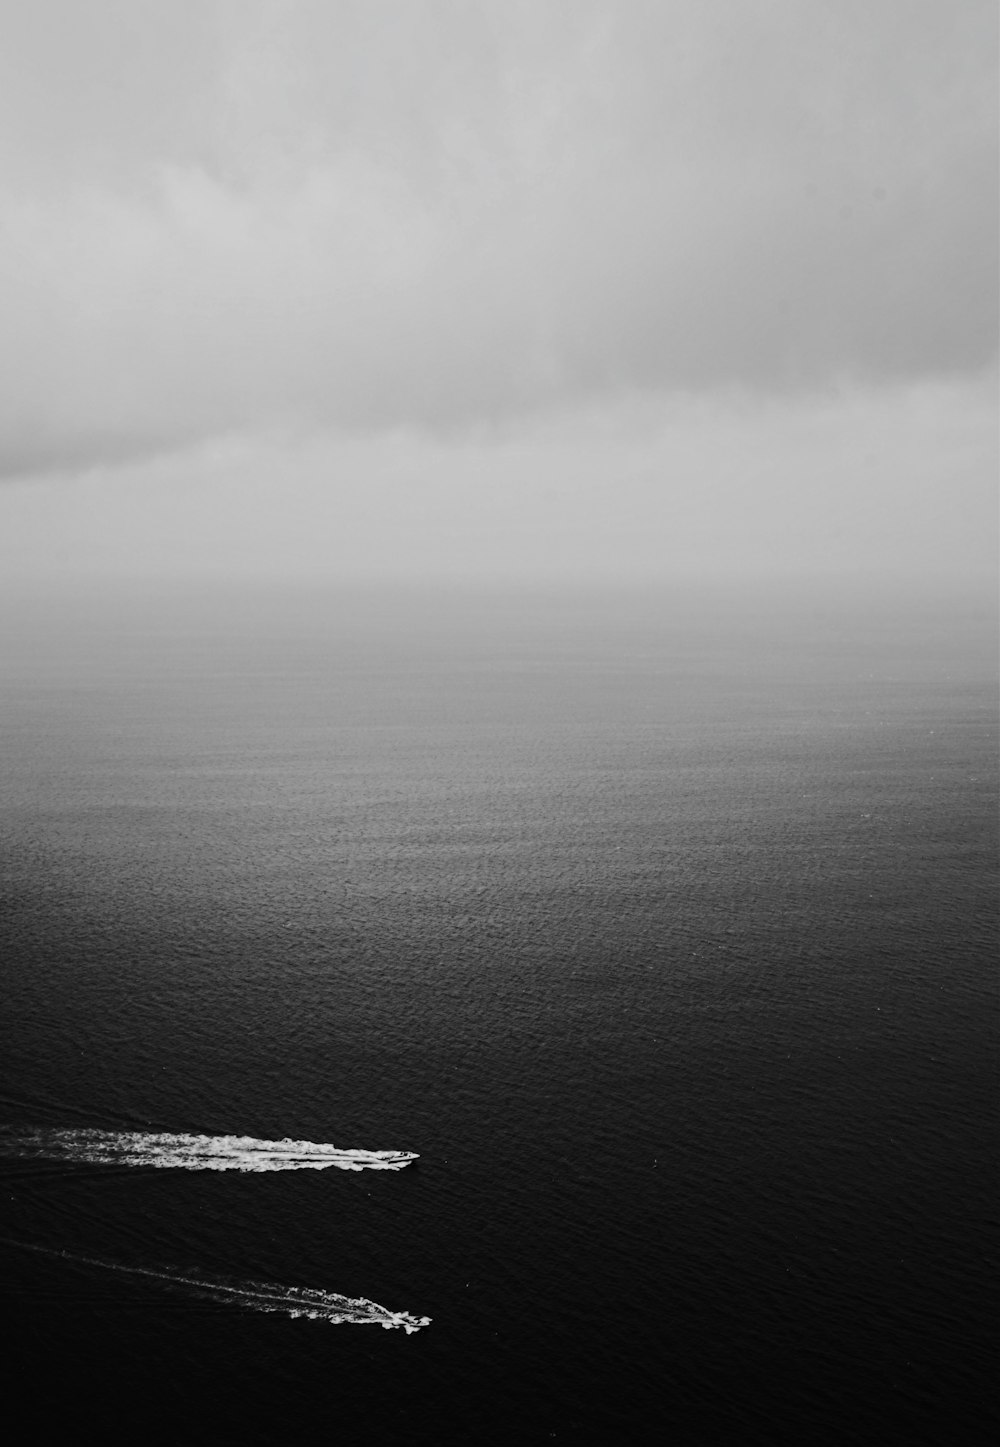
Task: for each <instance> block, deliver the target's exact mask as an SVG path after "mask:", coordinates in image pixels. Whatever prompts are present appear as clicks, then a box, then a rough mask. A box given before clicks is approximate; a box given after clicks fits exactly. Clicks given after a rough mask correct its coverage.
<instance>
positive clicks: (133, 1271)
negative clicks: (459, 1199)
mask: <svg viewBox="0 0 1000 1447" xmlns="http://www.w3.org/2000/svg"><path fill="white" fill-rule="evenodd" d="M0 1241H3V1242H4V1244H5V1245H7V1246H16V1247H17V1248H18V1249H19V1250H21V1251H37V1252H40V1253H41V1254H42V1255H45V1256H58V1257H60V1258H61V1259H62V1260H63V1261H72V1262H75V1263H76V1264H77V1265H81V1266H96V1267H99V1268H100V1269H101V1270H102V1271H116V1272H121V1273H123V1274H124V1275H126V1276H145V1277H151V1278H152V1279H153V1280H155V1281H163V1282H166V1283H167V1284H168V1285H170V1286H175V1287H183V1288H186V1289H187V1290H189V1291H191V1292H193V1293H194V1294H195V1295H197V1296H199V1297H201V1298H202V1299H204V1300H207V1301H217V1302H222V1303H223V1304H225V1305H229V1306H242V1307H244V1308H246V1309H247V1310H249V1311H277V1312H281V1313H283V1314H284V1315H285V1316H305V1317H308V1318H309V1319H310V1320H311V1321H327V1322H329V1323H330V1324H331V1325H332V1326H337V1325H340V1324H344V1323H347V1324H349V1325H351V1326H381V1327H384V1328H385V1330H386V1331H392V1330H393V1329H394V1328H396V1327H402V1329H403V1330H404V1331H405V1332H406V1333H407V1335H409V1334H410V1333H411V1332H415V1331H419V1330H420V1328H421V1327H422V1326H429V1325H430V1321H431V1318H430V1317H429V1316H411V1315H410V1313H409V1312H407V1311H390V1310H389V1308H388V1307H387V1306H379V1304H378V1302H376V1301H369V1300H368V1299H367V1297H364V1296H358V1297H351V1296H340V1295H339V1294H338V1293H337V1292H335V1291H320V1290H318V1289H316V1288H312V1287H306V1286H279V1285H277V1284H276V1283H274V1282H267V1281H233V1282H226V1281H214V1280H211V1279H208V1278H204V1277H200V1276H190V1275H181V1274H180V1273H179V1272H174V1271H154V1270H153V1269H152V1268H150V1267H147V1266H121V1265H119V1264H118V1263H116V1262H113V1261H99V1260H96V1259H95V1258H94V1257H91V1256H76V1255H74V1254H73V1253H72V1252H70V1251H57V1250H55V1249H54V1248H53V1247H51V1246H33V1245H29V1244H28V1242H26V1241H13V1240H9V1239H8V1238H7V1237H0Z"/></svg>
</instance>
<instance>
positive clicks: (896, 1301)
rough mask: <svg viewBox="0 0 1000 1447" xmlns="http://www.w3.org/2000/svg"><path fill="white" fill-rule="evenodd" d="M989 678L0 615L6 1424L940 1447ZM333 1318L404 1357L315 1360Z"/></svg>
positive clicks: (333, 621)
mask: <svg viewBox="0 0 1000 1447" xmlns="http://www.w3.org/2000/svg"><path fill="white" fill-rule="evenodd" d="M994 647H995V644H994V640H993V638H992V630H991V628H990V625H989V620H988V618H985V619H984V616H983V615H982V613H981V612H979V611H977V610H976V609H975V608H974V607H972V606H971V605H969V606H964V607H961V608H960V607H958V606H957V605H952V606H949V607H948V608H945V607H943V606H941V605H938V604H934V603H932V602H931V601H930V600H927V601H924V602H923V603H915V602H914V601H913V600H905V599H897V600H886V599H881V600H866V601H863V602H862V601H854V602H850V603H848V602H846V601H844V600H836V599H823V598H808V597H806V596H805V595H802V594H800V595H798V596H795V597H791V596H786V597H784V598H780V597H772V598H763V597H759V596H754V597H749V598H743V599H740V598H729V599H720V598H712V597H709V596H707V595H700V596H699V595H694V594H688V595H684V594H673V595H660V596H657V597H647V598H632V599H617V600H611V599H599V598H590V599H588V598H582V597H578V598H562V599H560V598H554V597H553V598H527V597H522V598H517V599H514V598H500V597H495V598H488V597H485V596H481V597H479V598H476V599H473V598H464V599H458V600H456V599H448V598H442V599H439V600H434V599H430V598H426V597H424V598H408V599H407V598H401V597H392V596H386V597H381V598H380V597H375V596H373V595H367V596H366V595H363V594H355V595H351V596H348V595H338V596H334V595H328V596H320V595H316V596H312V597H307V596H305V595H303V596H301V597H298V598H291V597H281V598H279V597H277V596H270V597H269V596H266V595H250V594H246V595H244V596H240V597H235V596H233V597H225V596H222V595H219V596H215V597H212V598H208V597H198V598H191V599H188V600H181V599H177V598H173V599H170V598H165V599H159V600H145V601H143V600H129V601H128V604H127V606H126V605H124V604H123V603H122V602H121V601H120V600H111V601H105V602H100V601H94V600H91V601H89V602H88V603H87V604H86V606H83V605H80V606H74V607H73V608H68V607H66V606H63V605H56V604H49V605H46V606H45V607H44V608H43V607H42V606H41V605H40V604H38V603H34V604H30V605H29V604H26V603H21V604H19V605H18V606H16V607H15V606H11V607H10V608H9V609H7V610H5V614H4V621H3V624H2V630H0V661H2V664H3V676H4V688H3V692H2V698H0V728H2V736H3V760H4V767H3V774H2V785H0V790H2V793H0V803H2V824H0V830H2V899H3V916H2V922H0V954H2V968H3V978H4V982H5V993H6V1008H5V1011H4V1020H3V1027H2V1028H3V1059H2V1065H0V1091H2V1093H3V1099H2V1101H0V1119H4V1120H6V1122H7V1129H6V1131H5V1132H4V1133H3V1135H2V1136H0V1171H2V1174H3V1182H4V1187H5V1189H4V1192H3V1199H4V1207H3V1216H2V1224H0V1234H2V1235H3V1237H4V1238H5V1240H4V1243H2V1244H0V1250H2V1251H3V1255H4V1269H5V1272H6V1275H7V1280H8V1284H9V1288H10V1291H11V1292H12V1293H13V1300H14V1302H15V1309H16V1312H17V1314H18V1321H19V1324H20V1332H19V1344H18V1347H17V1350H16V1351H15V1353H14V1354H13V1355H12V1357H11V1359H10V1363H9V1365H10V1366H11V1367H12V1370H13V1372H14V1385H13V1387H12V1388H11V1389H14V1387H16V1390H18V1391H20V1392H26V1391H30V1392H31V1393H33V1394H35V1395H36V1399H37V1400H44V1399H45V1394H52V1393H56V1392H65V1391H66V1390H67V1389H68V1388H70V1389H71V1390H72V1392H73V1399H74V1401H76V1402H77V1403H78V1412H79V1417H80V1421H81V1423H83V1422H89V1423H91V1425H95V1424H96V1427H97V1428H98V1429H99V1430H101V1431H103V1432H104V1433H105V1435H108V1433H113V1429H114V1428H115V1424H116V1423H117V1424H118V1425H119V1427H121V1428H122V1430H125V1426H126V1425H127V1424H128V1423H129V1422H131V1423H133V1424H134V1423H135V1422H141V1421H143V1420H144V1418H143V1414H147V1417H148V1416H149V1414H153V1413H155V1414H156V1420H157V1421H159V1422H161V1423H162V1422H176V1423H177V1424H178V1425H176V1427H174V1428H172V1429H171V1430H173V1431H174V1434H175V1435H174V1437H173V1438H172V1439H171V1440H177V1441H184V1442H190V1441H218V1440H226V1438H225V1434H226V1433H229V1434H230V1436H231V1437H232V1438H233V1439H234V1440H236V1439H242V1440H265V1441H284V1440H291V1439H292V1438H293V1437H295V1436H298V1437H301V1438H302V1439H304V1440H314V1439H315V1440H318V1438H319V1434H320V1432H328V1431H330V1430H332V1424H333V1423H334V1421H335V1422H336V1427H337V1430H338V1431H344V1430H348V1429H350V1428H352V1427H354V1426H358V1427H360V1428H363V1429H364V1430H365V1431H366V1432H367V1433H368V1435H369V1437H370V1438H373V1439H374V1440H377V1441H386V1442H390V1441H397V1440H398V1441H404V1440H406V1441H411V1442H412V1441H419V1442H428V1443H450V1442H456V1443H459V1442H471V1441H489V1440H496V1441H508V1442H515V1441H517V1442H520V1441H524V1442H530V1441H549V1440H552V1439H553V1437H554V1438H555V1440H563V1441H569V1442H572V1441H583V1440H585V1434H586V1433H587V1432H588V1431H594V1430H597V1431H599V1432H600V1433H601V1434H602V1435H603V1438H604V1440H606V1441H618V1440H621V1441H625V1440H643V1436H644V1435H645V1436H647V1437H654V1436H656V1435H657V1433H658V1432H659V1431H660V1430H666V1431H669V1432H670V1433H671V1434H672V1435H673V1437H674V1438H675V1440H677V1439H679V1440H690V1441H705V1440H716V1441H726V1440H732V1441H740V1442H745V1441H748V1440H760V1441H772V1442H773V1441H780V1440H790V1441H830V1442H842V1441H844V1440H855V1439H857V1440H864V1439H865V1438H866V1437H870V1438H871V1439H872V1440H891V1438H892V1437H893V1435H894V1434H895V1435H896V1436H897V1437H900V1436H902V1438H903V1440H911V1441H921V1440H926V1441H941V1442H954V1441H956V1440H973V1441H974V1440H978V1439H977V1436H976V1434H977V1433H979V1434H985V1431H986V1423H987V1422H988V1420H989V1410H990V1400H989V1395H988V1392H989V1389H988V1386H987V1379H988V1375H989V1373H988V1371H987V1368H988V1365H989V1355H988V1353H987V1349H986V1348H987V1339H988V1336H989V1322H990V1313H989V1310H988V1306H987V1301H988V1289H989V1270H990V1267H989V1256H990V1252H991V1249H992V1243H991V1238H990V1235H989V1231H990V1227H989V1216H990V1204H991V1196H992V1192H991V1189H990V1186H991V1183H990V1182H989V1181H988V1180H987V1168H986V1165H985V1158H986V1155H987V1145H986V1143H987V1141H988V1140H989V1129H990V1121H991V1120H992V1119H993V1118H994V1117H993V1114H992V1112H993V1107H994V1099H993V1091H992V1076H993V1060H994V1058H995V1057H994V1054H993V1051H994V1048H995V1019H996V1017H995V992H994V985H993V974H992V972H993V960H994V954H995V947H996V924H997V912H996V762H997V754H996V722H997V717H996V715H997V709H996V681H995V652H994ZM209 1137H211V1138H215V1140H216V1141H218V1140H219V1139H224V1140H225V1141H227V1142H228V1143H229V1144H227V1145H225V1146H217V1145H213V1146H208V1147H206V1146H203V1145H201V1146H199V1145H193V1144H192V1143H193V1142H199V1141H205V1140H206V1138H209ZM31 1141H34V1142H35V1145H34V1147H29V1144H28V1143H30V1142H31ZM234 1141H235V1142H236V1144H233V1142H234ZM39 1142H42V1143H43V1144H44V1143H47V1147H46V1148H44V1149H43V1148H39V1145H38V1143H39ZM125 1142H133V1145H131V1146H128V1147H126V1146H125V1144H124V1143H125ZM53 1143H56V1145H53ZM95 1143H99V1144H100V1145H101V1149H95ZM112 1143H114V1144H112ZM167 1143H170V1144H169V1146H168V1144H167ZM330 1143H334V1144H333V1145H332V1146H331V1145H330ZM279 1145H280V1147H282V1148H287V1147H289V1146H290V1145H291V1146H295V1147H296V1148H297V1147H299V1146H305V1147H307V1149H306V1151H305V1152H304V1154H305V1156H306V1157H309V1155H310V1152H317V1151H318V1152H319V1155H320V1156H321V1155H322V1154H323V1151H324V1150H335V1151H338V1152H340V1153H341V1154H343V1152H344V1151H352V1150H353V1151H359V1152H364V1153H367V1154H370V1153H371V1152H380V1151H389V1152H390V1153H391V1154H395V1153H397V1152H401V1153H403V1154H404V1155H408V1154H409V1153H412V1154H414V1155H416V1156H419V1160H417V1161H413V1162H412V1163H410V1164H409V1168H408V1169H406V1170H402V1171H400V1170H379V1171H371V1170H360V1171H358V1170H351V1169H348V1170H316V1169H296V1170H291V1171H289V1170H288V1169H285V1168H282V1169H280V1170H275V1169H273V1164H274V1163H275V1162H276V1160H277V1158H276V1156H275V1153H274V1152H275V1149H276V1148H277V1146H279ZM88 1151H89V1154H88ZM171 1151H172V1152H173V1153H174V1155H175V1156H177V1155H178V1153H179V1155H180V1157H181V1159H179V1160H174V1161H171V1162H170V1163H171V1164H175V1165H184V1166H187V1167H188V1168H187V1169H175V1170H163V1169H156V1170H152V1169H149V1170H147V1169H135V1166H136V1165H137V1164H138V1165H140V1166H143V1165H150V1166H155V1165H161V1164H163V1160H164V1152H166V1153H167V1154H168V1155H169V1153H170V1152H171ZM143 1152H145V1155H146V1157H147V1158H148V1159H144V1158H143ZM285 1159H286V1160H287V1159H288V1157H287V1155H286V1157H285ZM348 1159H349V1158H348ZM267 1160H270V1161H271V1162H272V1166H270V1167H267V1168H263V1169H262V1163H263V1162H265V1161H267ZM212 1161H214V1162H216V1166H217V1164H218V1163H220V1162H221V1163H222V1164H223V1165H224V1166H225V1165H226V1164H227V1163H229V1168H227V1169H222V1170H219V1169H217V1168H216V1166H213V1168H212V1169H209V1170H205V1169H202V1168H201V1167H202V1166H203V1164H204V1163H205V1162H212ZM277 1163H279V1164H281V1162H277ZM298 1163H300V1164H305V1165H317V1164H319V1165H322V1164H326V1163H327V1162H325V1161H323V1160H320V1159H318V1157H317V1156H316V1155H315V1154H314V1155H313V1156H312V1159H311V1160H310V1159H305V1160H304V1161H300V1162H298ZM330 1163H333V1164H343V1163H344V1162H342V1161H335V1162H334V1161H331V1162H330ZM374 1163H375V1162H374V1161H372V1160H369V1161H367V1162H366V1164H369V1165H371V1164H374ZM404 1163H405V1162H404ZM192 1165H195V1166H196V1167H198V1168H195V1169H191V1168H190V1167H191V1166H192ZM11 1243H16V1244H11ZM25 1246H28V1247H31V1248H37V1249H33V1250H24V1249H23V1248H24V1247H25ZM255 1301H256V1304H255ZM268 1302H271V1303H273V1306H266V1305H265V1306H264V1308H263V1310H264V1311H265V1312H266V1314H261V1310H262V1307H261V1303H265V1304H266V1303H268ZM378 1302H386V1303H388V1306H387V1307H385V1308H383V1307H378V1306H375V1305H374V1303H378ZM345 1303H346V1305H345ZM298 1306H301V1308H302V1309H301V1310H298V1309H297V1307H298ZM367 1308H371V1309H372V1310H373V1311H374V1312H376V1313H378V1312H384V1313H386V1314H387V1315H388V1316H391V1317H395V1318H398V1320H397V1321H396V1324H405V1322H404V1321H403V1318H404V1317H405V1318H406V1319H407V1320H408V1321H410V1322H411V1323H419V1322H423V1321H424V1320H425V1319H429V1325H427V1326H426V1329H424V1330H421V1331H417V1332H412V1333H411V1331H409V1330H407V1331H394V1332H375V1333H368V1332H353V1331H347V1330H340V1329H339V1328H338V1330H337V1331H335V1332H332V1333H331V1332H329V1331H326V1330H322V1329H321V1328H320V1325H319V1323H318V1322H317V1321H316V1320H314V1319H310V1318H314V1317H315V1316H317V1315H319V1316H320V1317H325V1320H326V1321H331V1320H337V1319H338V1318H337V1312H338V1310H339V1311H340V1312H341V1317H340V1318H339V1319H340V1320H341V1321H342V1322H343V1323H344V1324H349V1323H350V1322H351V1321H356V1320H358V1318H357V1316H355V1317H353V1318H352V1317H351V1315H350V1312H351V1311H352V1310H355V1311H357V1310H361V1312H362V1318H361V1319H362V1320H363V1321H371V1320H374V1318H372V1317H367V1318H366V1317H364V1311H365V1310H366V1309H367ZM345 1313H346V1315H345ZM293 1316H299V1317H301V1318H303V1319H299V1320H292V1319H290V1317H293ZM379 1324H386V1322H385V1321H382V1322H381V1323H379ZM390 1324H391V1323H390ZM149 1419H150V1420H152V1418H151V1417H150V1418H149ZM851 1434H854V1435H853V1436H852V1435H851ZM859 1434H860V1435H859ZM963 1434H964V1435H963ZM133 1435H134V1432H133ZM324 1440H325V1439H324Z"/></svg>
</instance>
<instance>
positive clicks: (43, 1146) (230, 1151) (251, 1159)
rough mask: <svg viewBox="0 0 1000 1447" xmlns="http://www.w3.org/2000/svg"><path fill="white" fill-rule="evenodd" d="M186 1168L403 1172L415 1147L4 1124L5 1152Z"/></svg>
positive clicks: (0, 1138) (1, 1144) (1, 1149)
mask: <svg viewBox="0 0 1000 1447" xmlns="http://www.w3.org/2000/svg"><path fill="white" fill-rule="evenodd" d="M3 1156H6V1157H8V1158H11V1157H13V1158H15V1159H18V1160H58V1161H67V1162H80V1163H84V1164H88V1165H109V1166H122V1165H124V1166H157V1167H160V1168H171V1167H172V1168H174V1169H177V1170H185V1171H325V1170H329V1169H330V1168H331V1167H335V1168H336V1169H337V1170H340V1171H400V1170H402V1169H403V1167H404V1166H408V1165H409V1164H410V1162H411V1161H415V1160H416V1159H417V1155H416V1153H415V1152H414V1151H366V1150H341V1149H339V1148H338V1147H337V1146H332V1145H329V1144H327V1143H325V1142H322V1141H319V1142H317V1141H293V1140H287V1139H286V1140H280V1141H264V1140H256V1139H255V1138H254V1137H253V1136H241V1135H223V1136H209V1135H173V1134H168V1133H162V1132H161V1133H158V1134H148V1133H145V1132H141V1131H108V1130H45V1129H34V1128H28V1129H16V1128H13V1127H4V1128H0V1157H3Z"/></svg>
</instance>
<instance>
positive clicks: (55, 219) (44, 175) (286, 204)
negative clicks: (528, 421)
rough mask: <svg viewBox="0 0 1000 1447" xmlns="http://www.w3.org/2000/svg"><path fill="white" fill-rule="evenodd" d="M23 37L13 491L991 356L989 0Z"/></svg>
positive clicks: (317, 14) (311, 7)
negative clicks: (629, 401) (214, 457)
mask: <svg viewBox="0 0 1000 1447" xmlns="http://www.w3.org/2000/svg"><path fill="white" fill-rule="evenodd" d="M0 29H2V31H3V32H4V33H2V34H0V55H2V57H3V59H2V62H0V122H2V124H0V134H2V135H3V136H4V137H5V138H6V139H5V141H4V142H3V143H0V161H2V173H0V174H2V177H3V179H2V181H0V393H2V396H3V398H4V402H3V415H2V419H0V428H2V431H0V465H4V466H5V467H6V471H7V473H8V475H9V474H10V473H14V472H29V471H33V470H45V469H46V468H51V467H52V466H54V465H56V466H66V465H71V464H76V465H79V466H85V465H88V464H91V463H96V462H107V461H113V460H114V459H116V458H119V457H127V456H135V455H141V454H143V453H145V452H155V451H158V450H164V449H169V448H170V447H171V446H175V445H182V444H184V443H187V442H190V441H192V440H197V439H200V438H205V437H208V436H211V435H214V434H217V433H222V432H232V431H239V430H241V429H252V428H255V427H257V426H259V425H260V424H261V423H264V424H274V425H280V426H288V425H292V426H295V425H301V424H304V425H308V426H315V425H320V426H323V425H328V424H330V425H338V426H348V427H359V428H368V429H372V428H374V429H381V428H386V427H392V426H395V425H399V424H418V425H424V426H429V427H432V428H444V429H455V428H458V429H468V428H470V427H471V428H475V427H480V426H482V425H483V424H487V425H489V424H491V423H499V422H503V421H504V420H505V419H509V418H511V417H513V416H517V415H520V414H522V413H525V412H537V411H539V410H541V409H545V408H548V407H551V406H554V405H564V404H566V403H567V402H573V401H578V400H580V399H585V398H587V397H601V396H607V395H617V394H621V393H624V392H628V391H630V390H638V391H656V390H668V391H670V390H674V391H682V392H683V391H692V390H694V391H699V390H709V391H710V390H712V389H718V388H733V387H736V388H748V389H752V390H757V391H771V392H788V391H794V390H796V389H803V388H815V387H817V386H822V385H826V384H828V383H830V382H839V381H842V380H844V379H849V380H852V381H861V382H883V381H893V380H898V379H906V378H919V377H922V376H934V375H942V374H949V373H950V374H957V373H962V372H970V371H975V370H977V369H980V368H982V367H984V366H986V365H988V364H989V363H990V362H991V360H992V358H993V357H994V355H995V347H996V276H997V256H996V252H997V247H996V219H995V218H996V210H997V198H996V189H997V187H996V177H997V157H996V126H995V79H994V60H993V57H994V55H995V30H996V17H995V9H994V6H993V5H992V4H991V3H984V4H979V3H977V0H964V3H954V0H952V3H944V0H881V3H876V4H872V3H870V0H869V3H868V4H861V3H855V0H840V3H838V4H837V5H835V6H832V5H827V4H822V3H819V0H784V3H781V0H779V3H773V0H768V3H764V0H697V3H694V0H678V3H673V4H666V3H664V0H617V3H611V0H589V3H588V0H574V3H572V4H570V3H566V0H562V3H558V0H532V3H530V4H527V3H525V4H521V3H515V0H503V3H479V4H475V3H470V0H462V3H458V0H425V3H419V0H409V3H405V4H402V3H401V4H391V3H372V0H352V3H333V0H283V3H282V0H259V3H250V0H240V3H228V0H199V3H197V4H196V3H193V0H192V3H181V0H162V3H150V4H147V5H144V6H142V7H141V8H140V7H136V6H134V5H133V4H131V3H130V0H101V3H99V4H94V5H91V6H88V7H86V14H85V15H84V9H83V7H79V6H78V5H76V4H75V3H72V0H61V3H58V0H34V3H33V4H32V5H31V6H21V7H7V8H6V10H5V12H4V14H3V18H2V21H0Z"/></svg>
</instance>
